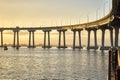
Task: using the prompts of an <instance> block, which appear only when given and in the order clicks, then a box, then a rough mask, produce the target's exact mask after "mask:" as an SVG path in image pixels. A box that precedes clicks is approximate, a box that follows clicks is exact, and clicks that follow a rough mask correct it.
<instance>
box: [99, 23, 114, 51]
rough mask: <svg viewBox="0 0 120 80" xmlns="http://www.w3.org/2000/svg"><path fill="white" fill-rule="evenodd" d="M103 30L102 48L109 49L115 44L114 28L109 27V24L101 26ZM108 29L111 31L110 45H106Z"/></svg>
mask: <svg viewBox="0 0 120 80" xmlns="http://www.w3.org/2000/svg"><path fill="white" fill-rule="evenodd" d="M100 29H101V31H102V46H101V48H100V50H108V49H109V48H110V47H111V46H113V28H112V27H108V26H107V25H106V26H104V27H101V28H100ZM106 29H108V30H109V31H110V43H111V45H110V46H105V44H104V43H105V30H106Z"/></svg>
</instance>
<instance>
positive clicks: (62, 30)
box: [57, 29, 67, 48]
mask: <svg viewBox="0 0 120 80" xmlns="http://www.w3.org/2000/svg"><path fill="white" fill-rule="evenodd" d="M57 31H58V32H59V43H58V47H57V48H67V46H66V41H65V32H66V31H67V29H58V30H57ZM61 32H63V46H61Z"/></svg>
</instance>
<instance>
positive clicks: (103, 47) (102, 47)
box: [100, 29, 105, 50]
mask: <svg viewBox="0 0 120 80" xmlns="http://www.w3.org/2000/svg"><path fill="white" fill-rule="evenodd" d="M101 30H102V46H101V48H100V50H104V49H105V46H104V42H105V41H104V40H105V29H101Z"/></svg>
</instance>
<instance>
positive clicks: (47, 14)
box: [0, 0, 111, 27]
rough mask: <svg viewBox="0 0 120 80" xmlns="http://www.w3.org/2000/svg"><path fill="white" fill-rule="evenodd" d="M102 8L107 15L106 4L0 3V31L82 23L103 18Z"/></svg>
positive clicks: (95, 0)
mask: <svg viewBox="0 0 120 80" xmlns="http://www.w3.org/2000/svg"><path fill="white" fill-rule="evenodd" d="M110 1H111V0H110ZM104 4H105V5H104ZM104 6H105V7H106V8H105V12H106V11H108V7H109V0H0V27H7V26H8V27H9V26H11V27H15V26H28V27H29V26H56V25H70V24H77V23H80V22H81V23H83V22H86V21H87V17H86V16H87V14H89V17H90V18H89V19H90V21H91V20H95V18H96V13H98V14H97V16H98V18H100V17H102V16H103V11H104Z"/></svg>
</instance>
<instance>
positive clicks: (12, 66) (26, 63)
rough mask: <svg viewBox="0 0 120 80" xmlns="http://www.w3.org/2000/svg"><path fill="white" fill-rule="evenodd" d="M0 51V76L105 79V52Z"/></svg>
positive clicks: (4, 77) (32, 78) (24, 49)
mask: <svg viewBox="0 0 120 80" xmlns="http://www.w3.org/2000/svg"><path fill="white" fill-rule="evenodd" d="M0 51H1V53H0V79H26V80H36V79H44V80H53V79H59V80H75V79H76V80H105V79H106V74H107V59H108V57H107V56H108V54H106V53H107V52H104V53H103V52H100V51H86V50H74V51H73V50H72V49H65V50H62V49H61V50H59V49H42V48H35V49H27V48H20V50H15V49H13V48H10V49H9V50H8V51H3V50H2V49H1V50H0Z"/></svg>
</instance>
